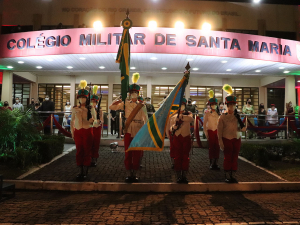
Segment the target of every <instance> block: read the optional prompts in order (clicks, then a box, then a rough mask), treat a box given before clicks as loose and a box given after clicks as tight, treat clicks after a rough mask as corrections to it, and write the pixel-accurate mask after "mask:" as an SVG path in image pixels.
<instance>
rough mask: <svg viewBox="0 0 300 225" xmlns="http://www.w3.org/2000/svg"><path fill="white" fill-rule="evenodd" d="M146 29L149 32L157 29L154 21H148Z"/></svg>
mask: <svg viewBox="0 0 300 225" xmlns="http://www.w3.org/2000/svg"><path fill="white" fill-rule="evenodd" d="M148 27H149V29H150V30H155V28H156V27H157V23H156V21H149V23H148Z"/></svg>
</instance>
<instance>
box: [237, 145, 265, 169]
mask: <svg viewBox="0 0 300 225" xmlns="http://www.w3.org/2000/svg"><path fill="white" fill-rule="evenodd" d="M240 155H241V156H243V157H244V158H246V159H247V160H249V161H251V162H254V163H255V164H256V165H259V166H263V167H269V166H270V164H269V156H268V152H267V149H266V148H265V147H264V146H259V145H254V144H248V143H244V144H242V146H241V150H240Z"/></svg>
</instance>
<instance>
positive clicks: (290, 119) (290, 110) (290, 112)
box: [285, 101, 296, 137]
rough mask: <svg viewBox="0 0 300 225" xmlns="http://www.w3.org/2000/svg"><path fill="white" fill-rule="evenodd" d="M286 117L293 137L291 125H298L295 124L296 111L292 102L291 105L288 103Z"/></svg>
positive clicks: (290, 134)
mask: <svg viewBox="0 0 300 225" xmlns="http://www.w3.org/2000/svg"><path fill="white" fill-rule="evenodd" d="M285 115H286V116H287V117H286V118H287V119H288V124H289V136H290V137H292V134H293V133H294V131H293V129H292V127H291V125H296V124H295V109H294V107H293V103H292V102H291V101H290V102H289V103H286V109H285Z"/></svg>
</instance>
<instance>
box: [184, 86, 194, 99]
mask: <svg viewBox="0 0 300 225" xmlns="http://www.w3.org/2000/svg"><path fill="white" fill-rule="evenodd" d="M190 87H191V85H190V83H188V85H186V87H185V98H186V100H188V99H189V98H190V97H191V93H190ZM192 100H193V99H192Z"/></svg>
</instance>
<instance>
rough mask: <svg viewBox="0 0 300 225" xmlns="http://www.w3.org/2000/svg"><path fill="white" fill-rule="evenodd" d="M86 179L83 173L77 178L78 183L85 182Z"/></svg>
mask: <svg viewBox="0 0 300 225" xmlns="http://www.w3.org/2000/svg"><path fill="white" fill-rule="evenodd" d="M85 178H86V176H85V175H84V174H82V173H80V174H78V175H77V176H76V180H77V181H84V179H85Z"/></svg>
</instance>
